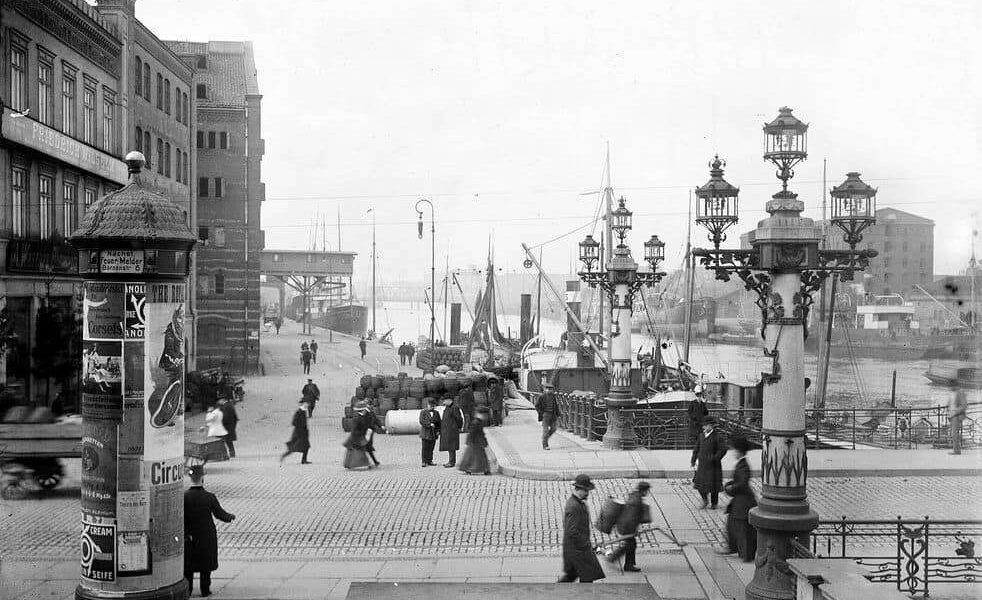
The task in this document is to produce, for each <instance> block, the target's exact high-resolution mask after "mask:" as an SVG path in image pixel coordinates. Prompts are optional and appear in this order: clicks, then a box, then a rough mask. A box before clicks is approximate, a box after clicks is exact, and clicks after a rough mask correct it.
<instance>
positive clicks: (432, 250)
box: [416, 198, 436, 367]
mask: <svg viewBox="0 0 982 600" xmlns="http://www.w3.org/2000/svg"><path fill="white" fill-rule="evenodd" d="M420 204H426V205H428V206H429V207H430V362H432V363H433V364H432V365H431V367H435V366H436V363H435V362H433V361H435V358H434V357H435V350H434V346H435V345H436V340H435V339H434V338H435V336H436V333H435V332H436V307H435V302H436V298H435V294H436V217H435V216H434V214H433V203H432V202H430V201H429V200H427V199H426V198H421V199H419V200H417V201H416V217H417V221H416V233H418V234H419V239H423V211H422V210H421V209H420V208H419V205H420Z"/></svg>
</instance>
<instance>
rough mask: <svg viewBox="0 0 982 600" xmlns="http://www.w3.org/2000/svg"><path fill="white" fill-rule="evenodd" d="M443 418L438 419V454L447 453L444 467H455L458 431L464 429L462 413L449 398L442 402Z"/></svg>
mask: <svg viewBox="0 0 982 600" xmlns="http://www.w3.org/2000/svg"><path fill="white" fill-rule="evenodd" d="M444 405H445V406H446V408H444V409H443V417H441V418H440V452H446V453H447V462H446V463H444V465H443V466H444V467H445V468H447V469H449V468H451V467H454V466H456V465H457V450H459V449H460V430H461V429H462V428H463V427H464V413H463V411H461V410H460V407H459V406H457V403H456V402H454V400H453V398H450V399H448V400H446V401H445V402H444Z"/></svg>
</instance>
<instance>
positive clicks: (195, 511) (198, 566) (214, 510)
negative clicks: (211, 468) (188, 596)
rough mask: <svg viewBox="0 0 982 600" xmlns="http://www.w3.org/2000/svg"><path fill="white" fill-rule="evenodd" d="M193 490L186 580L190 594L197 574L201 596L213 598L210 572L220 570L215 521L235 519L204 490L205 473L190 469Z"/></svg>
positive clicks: (187, 513) (187, 516)
mask: <svg viewBox="0 0 982 600" xmlns="http://www.w3.org/2000/svg"><path fill="white" fill-rule="evenodd" d="M188 474H189V476H190V477H191V487H190V488H188V489H187V491H185V492H184V544H185V547H184V578H185V579H187V580H188V591H189V593H190V590H191V589H193V588H194V574H195V573H198V574H199V576H200V577H199V578H200V580H201V596H202V597H203V598H204V597H207V596H210V595H211V572H212V571H214V570H215V569H217V568H218V532H217V531H216V530H215V522H214V521H213V520H212V517H214V518H216V519H218V520H219V521H223V522H225V523H231V522H232V521H234V520H235V515H233V514H232V513H228V512H225V510H224V509H223V508H222V505H221V504H219V503H218V498H216V497H215V494H212V493H211V492H206V491H205V488H204V469H203V468H202V467H200V466H197V467H191V468H190V469H189V473H188Z"/></svg>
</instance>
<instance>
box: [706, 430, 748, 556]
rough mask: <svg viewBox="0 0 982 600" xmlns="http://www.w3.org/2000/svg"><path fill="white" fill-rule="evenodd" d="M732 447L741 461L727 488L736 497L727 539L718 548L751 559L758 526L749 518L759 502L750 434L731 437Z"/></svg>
mask: <svg viewBox="0 0 982 600" xmlns="http://www.w3.org/2000/svg"><path fill="white" fill-rule="evenodd" d="M730 448H732V449H733V452H734V454H735V455H736V457H737V463H736V466H735V467H734V469H733V479H732V480H730V481H728V482H726V485H725V486H723V491H725V492H726V493H727V494H729V495H730V496H731V497H732V498H733V500H731V501H730V503H729V504H728V505H727V506H726V542H724V543H723V544H721V545H720V546H719V547H718V548H717V549H716V552H718V553H720V554H739V555H740V558H742V559H743V561H744V562H750V561H752V560H753V559H754V555H755V554H756V553H757V530H756V529H755V528H754V526H753V525H751V524H750V522H749V519H748V515H749V513H750V509H751V508H753V507H755V506H757V497H756V496H755V495H754V490H753V488H751V487H750V477H751V473H750V465H749V464H747V451H748V450H749V449H750V443H749V442H748V441H747V438H745V437H743V436H741V435H735V436H733V437H731V438H730Z"/></svg>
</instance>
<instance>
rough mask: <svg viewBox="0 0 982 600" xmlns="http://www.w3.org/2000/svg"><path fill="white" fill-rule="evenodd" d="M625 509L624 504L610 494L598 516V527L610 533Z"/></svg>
mask: <svg viewBox="0 0 982 600" xmlns="http://www.w3.org/2000/svg"><path fill="white" fill-rule="evenodd" d="M623 511H624V504H623V503H621V502H620V501H619V500H617V499H615V498H614V497H613V496H608V497H607V499H606V500H604V503H603V505H602V506H601V507H600V515H599V516H598V517H597V523H596V525H597V529H599V530H600V531H601V532H603V533H610V532H611V531H613V530H614V525H615V524H616V523H617V520H618V519H620V517H621V513H622V512H623Z"/></svg>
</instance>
